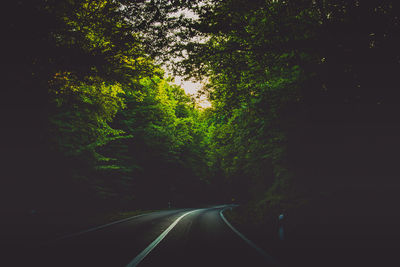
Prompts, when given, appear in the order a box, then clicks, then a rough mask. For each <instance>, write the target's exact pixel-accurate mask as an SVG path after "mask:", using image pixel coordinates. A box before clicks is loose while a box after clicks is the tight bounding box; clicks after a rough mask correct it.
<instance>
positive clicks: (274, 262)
mask: <svg viewBox="0 0 400 267" xmlns="http://www.w3.org/2000/svg"><path fill="white" fill-rule="evenodd" d="M228 208H230V207H226V208H224V209H223V210H221V211H220V212H219V215H220V216H221V218H222V220H223V221H224V222H225V223H226V225H228V226H229V228H231V230H232V231H233V232H235V233H236V234H237V235H238V236H239V237H240V238H242V239H243V240H244V241H245V242H246V243H247V244H248V245H250V246H251V247H252V248H254V249H255V250H257V252H258V253H260V254H261V255H262V256H263V257H264V259H265V260H266V261H268V262H269V263H271V264H274V265H277V264H278V262H277V261H276V260H275V259H274V258H272V256H271V255H269V254H268V253H267V252H265V251H264V250H263V249H261V248H260V247H258V246H257V245H256V244H254V243H253V242H252V241H251V240H249V239H248V238H247V237H245V236H244V235H243V234H242V233H241V232H239V231H238V230H237V229H236V228H235V227H233V225H232V224H230V222H229V221H228V220H227V219H226V218H225V216H224V214H223V212H224V211H225V210H226V209H228Z"/></svg>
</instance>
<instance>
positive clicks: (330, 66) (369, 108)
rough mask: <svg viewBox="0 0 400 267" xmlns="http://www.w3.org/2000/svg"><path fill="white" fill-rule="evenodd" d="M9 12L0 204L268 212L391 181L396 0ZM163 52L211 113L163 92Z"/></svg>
mask: <svg viewBox="0 0 400 267" xmlns="http://www.w3.org/2000/svg"><path fill="white" fill-rule="evenodd" d="M5 10H7V11H8V13H9V14H10V15H11V17H9V18H5V17H4V18H3V19H4V20H5V21H4V23H3V25H5V26H6V27H5V29H6V30H5V31H4V32H3V33H2V34H3V35H4V40H6V41H4V42H3V44H4V45H5V47H4V48H3V51H4V52H5V53H4V58H3V59H2V63H1V64H2V66H3V70H4V71H3V74H4V80H3V86H2V92H3V93H2V98H1V102H2V115H3V116H4V119H3V123H2V127H3V128H2V135H3V136H2V141H4V145H3V146H2V147H3V153H2V154H3V156H4V159H2V162H4V163H5V164H4V165H5V167H6V168H5V171H3V173H4V176H3V179H2V180H3V182H4V186H2V189H4V193H3V194H2V195H3V196H5V197H6V199H8V200H9V201H8V202H3V203H10V202H12V203H13V204H15V205H16V206H18V207H19V208H20V209H26V210H28V209H31V208H33V207H36V206H43V207H46V206H48V207H52V206H53V207H54V206H55V205H62V206H65V207H81V206H84V205H89V206H90V205H92V206H96V205H98V206H107V205H109V206H110V207H111V206H120V207H126V206H132V205H136V207H140V208H151V207H156V206H167V203H168V202H172V203H173V205H180V206H185V205H186V206H190V205H194V204H196V203H205V202H207V201H208V202H218V201H225V202H226V201H231V200H232V199H233V200H234V201H236V202H239V203H252V205H253V206H257V209H258V210H259V211H260V212H261V213H264V212H267V210H269V209H271V208H275V209H276V210H282V209H286V208H288V207H291V206H293V205H295V204H296V203H301V202H302V201H306V200H307V199H312V198H314V199H315V198H317V197H316V196H318V195H320V194H321V193H327V192H333V191H335V190H342V189H343V188H350V187H358V186H361V185H362V186H364V185H371V186H375V185H383V184H396V183H397V181H396V175H394V174H395V173H396V171H397V170H396V164H395V160H396V153H397V151H398V147H399V141H398V138H397V135H398V132H399V129H400V128H399V124H398V121H397V114H400V113H399V111H400V110H399V108H398V96H399V95H398V92H397V91H398V90H397V88H398V85H397V81H396V79H397V74H398V71H399V62H400V57H399V53H398V49H397V48H398V47H399V40H400V38H399V17H398V14H399V6H398V3H397V2H396V1H392V0H386V1H378V0H376V1H356V0H354V1H344V0H343V1H341V0H316V1H311V0H304V1H280V0H276V1H275V0H271V1H264V0H255V1H243V0H229V1H213V0H211V1H122V0H118V1H117V0H115V1H86V0H73V1H71V0H63V1H60V0H57V1H56V0H50V1H49V0H48V1H44V0H35V1H16V2H15V3H8V4H7V6H6V9H5ZM183 11H185V12H189V11H190V12H192V15H193V16H186V17H185V16H184V14H183V13H185V12H183ZM182 12H183V13H182ZM196 17H198V19H194V18H196ZM168 59H169V64H172V65H173V67H174V71H175V72H176V73H178V74H181V75H186V76H188V77H194V78H206V80H207V81H208V85H207V86H206V87H205V88H204V92H203V93H205V94H206V95H207V96H208V97H209V99H210V101H211V102H212V105H213V106H212V108H211V109H207V110H201V109H199V108H198V107H197V106H196V102H195V101H194V100H193V99H191V98H190V97H188V96H187V95H185V94H184V92H183V90H182V89H181V88H179V87H178V86H175V85H173V84H172V83H171V81H170V78H167V76H166V75H165V73H164V72H163V70H162V69H161V68H160V66H159V65H158V64H157V63H156V62H160V61H163V60H164V63H166V64H167V63H168V62H167V60H168ZM156 60H158V61H156ZM56 203H57V204H56ZM99 203H101V204H99ZM6 206H7V205H6Z"/></svg>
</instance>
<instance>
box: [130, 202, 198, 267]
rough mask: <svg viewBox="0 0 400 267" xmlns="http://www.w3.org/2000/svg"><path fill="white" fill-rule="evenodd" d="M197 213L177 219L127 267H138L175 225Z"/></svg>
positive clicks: (187, 213)
mask: <svg viewBox="0 0 400 267" xmlns="http://www.w3.org/2000/svg"><path fill="white" fill-rule="evenodd" d="M195 211H198V210H192V211H189V212H186V213H185V214H183V215H182V216H180V217H179V218H178V219H176V220H175V221H174V222H173V223H172V224H171V225H170V226H169V227H168V228H167V229H166V230H165V231H164V232H162V234H161V235H159V236H158V237H157V238H156V239H155V240H154V241H153V242H151V244H150V245H148V246H147V248H145V249H144V250H143V251H142V252H140V253H139V255H137V256H136V257H135V258H134V259H133V260H132V261H131V262H130V263H128V265H126V267H135V266H137V265H138V264H139V263H140V262H141V261H142V260H143V259H144V258H145V257H146V256H147V254H149V253H150V251H152V250H153V249H154V248H155V247H156V246H157V245H158V243H160V242H161V241H162V240H163V239H164V237H165V236H166V235H167V234H168V233H169V232H170V231H171V230H172V228H174V227H175V225H177V224H178V222H179V221H180V220H181V219H182V218H183V217H185V216H186V215H189V214H190V213H192V212H195Z"/></svg>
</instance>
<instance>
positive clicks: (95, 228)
mask: <svg viewBox="0 0 400 267" xmlns="http://www.w3.org/2000/svg"><path fill="white" fill-rule="evenodd" d="M151 213H153V212H148V213H143V214H139V215H135V216H132V217H129V218H125V219H121V220H118V221H114V222H110V223H107V224H103V225H100V226H96V227H93V228H90V229H86V230H83V231H80V232H77V233H73V234H67V235H64V236H62V237H59V238H57V239H56V241H59V240H63V239H67V238H71V237H74V236H79V235H83V234H86V233H89V232H92V231H96V230H100V229H103V228H106V227H109V226H111V225H114V224H117V223H122V222H125V221H129V220H132V219H135V218H138V217H141V216H144V215H148V214H151Z"/></svg>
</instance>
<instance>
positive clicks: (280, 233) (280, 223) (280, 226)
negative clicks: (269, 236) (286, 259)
mask: <svg viewBox="0 0 400 267" xmlns="http://www.w3.org/2000/svg"><path fill="white" fill-rule="evenodd" d="M283 219H285V215H283V213H281V214H280V215H279V217H278V225H279V229H278V235H279V240H281V241H283V240H284V239H285V233H284V229H283Z"/></svg>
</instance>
